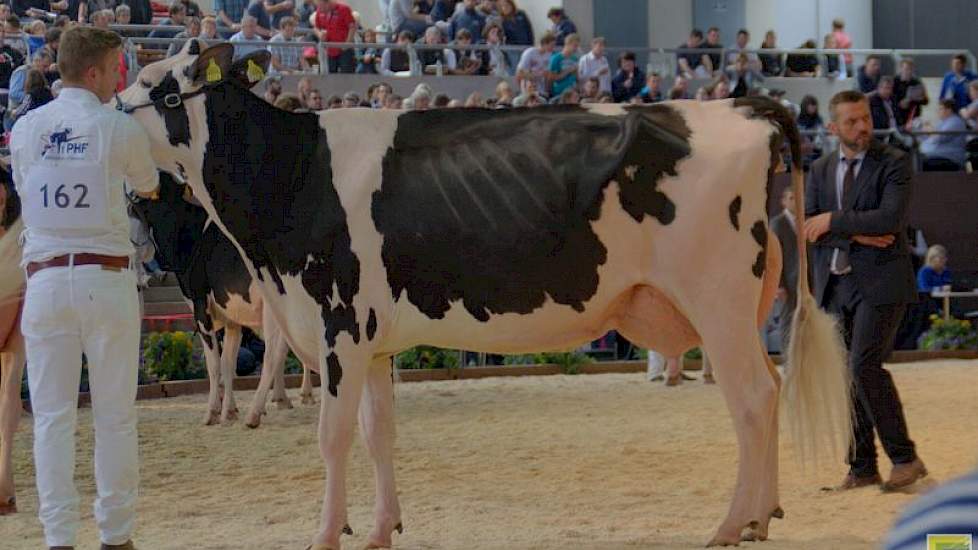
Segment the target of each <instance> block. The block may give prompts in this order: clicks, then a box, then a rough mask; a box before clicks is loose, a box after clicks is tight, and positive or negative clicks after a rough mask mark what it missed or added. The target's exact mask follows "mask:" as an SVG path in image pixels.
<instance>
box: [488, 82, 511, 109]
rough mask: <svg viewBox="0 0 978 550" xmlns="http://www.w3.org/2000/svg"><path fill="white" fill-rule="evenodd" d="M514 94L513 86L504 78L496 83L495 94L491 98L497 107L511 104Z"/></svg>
mask: <svg viewBox="0 0 978 550" xmlns="http://www.w3.org/2000/svg"><path fill="white" fill-rule="evenodd" d="M514 97H515V94H514V93H513V87H512V86H510V84H509V82H508V81H506V80H500V81H499V84H496V91H495V95H494V96H493V98H492V99H494V100H495V104H496V106H497V107H499V106H507V107H512V106H513V98H514Z"/></svg>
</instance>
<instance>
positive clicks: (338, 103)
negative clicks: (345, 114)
mask: <svg viewBox="0 0 978 550" xmlns="http://www.w3.org/2000/svg"><path fill="white" fill-rule="evenodd" d="M342 108H343V98H342V97H340V96H338V95H335V94H334V95H331V96H329V99H327V100H326V109H329V110H332V109H342Z"/></svg>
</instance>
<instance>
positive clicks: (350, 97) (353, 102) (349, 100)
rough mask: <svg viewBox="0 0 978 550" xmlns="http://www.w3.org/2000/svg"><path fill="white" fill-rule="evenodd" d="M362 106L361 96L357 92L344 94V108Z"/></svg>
mask: <svg viewBox="0 0 978 550" xmlns="http://www.w3.org/2000/svg"><path fill="white" fill-rule="evenodd" d="M359 106H360V96H358V95H357V93H356V92H346V93H345V94H343V108H344V109H352V108H354V107H359Z"/></svg>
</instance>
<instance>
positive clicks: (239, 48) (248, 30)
mask: <svg viewBox="0 0 978 550" xmlns="http://www.w3.org/2000/svg"><path fill="white" fill-rule="evenodd" d="M263 40H264V39H263V38H262V37H261V36H260V35H259V34H258V20H256V19H255V17H254V16H252V15H245V16H244V17H242V18H241V30H240V31H238V32H236V33H235V34H233V35H232V36H231V38H230V39H228V42H231V43H233V44H234V58H235V59H241V58H242V57H244V56H246V55H248V54H249V53H251V52H257V51H259V50H264V49H265V48H266V46H261V45H253V44H238V42H261V41H263Z"/></svg>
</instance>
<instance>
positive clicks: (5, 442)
mask: <svg viewBox="0 0 978 550" xmlns="http://www.w3.org/2000/svg"><path fill="white" fill-rule="evenodd" d="M14 330H15V334H14V335H13V339H14V340H13V341H12V342H11V346H10V349H9V350H8V351H7V352H5V353H2V354H0V516H3V515H7V514H13V513H15V512H16V511H17V499H16V496H15V492H14V469H13V447H14V437H15V436H16V434H17V424H18V423H19V422H20V412H21V406H20V385H21V384H20V381H21V377H22V376H23V374H24V360H25V357H24V344H23V339H22V338H21V337H20V334H19V332H16V330H17V329H14Z"/></svg>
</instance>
